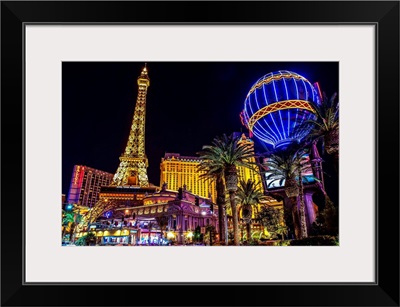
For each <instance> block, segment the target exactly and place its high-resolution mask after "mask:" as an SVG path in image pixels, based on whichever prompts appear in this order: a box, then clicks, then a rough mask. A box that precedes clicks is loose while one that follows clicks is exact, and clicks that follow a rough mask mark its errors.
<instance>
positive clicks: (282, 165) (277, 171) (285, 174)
mask: <svg viewBox="0 0 400 307" xmlns="http://www.w3.org/2000/svg"><path fill="white" fill-rule="evenodd" d="M301 152H302V149H297V150H294V149H289V150H287V151H285V152H281V153H279V154H277V153H273V154H271V155H270V156H269V157H268V159H267V162H266V163H265V164H264V168H265V170H266V173H267V176H266V179H267V180H271V181H270V182H269V184H268V187H271V185H272V184H274V183H275V182H276V181H278V182H279V185H280V186H282V184H283V181H285V184H284V190H285V194H286V196H287V197H288V198H289V199H290V200H292V199H293V198H295V197H297V196H299V200H300V214H299V215H300V236H301V237H302V238H304V237H307V227H306V218H305V204H304V195H303V186H302V178H301V172H302V171H303V165H302V154H301ZM299 185H300V187H299ZM292 202H293V201H292ZM293 208H295V206H293ZM293 213H294V212H293ZM293 219H294V220H295V221H296V220H297V217H296V216H295V215H293ZM296 224H297V223H295V225H296Z"/></svg>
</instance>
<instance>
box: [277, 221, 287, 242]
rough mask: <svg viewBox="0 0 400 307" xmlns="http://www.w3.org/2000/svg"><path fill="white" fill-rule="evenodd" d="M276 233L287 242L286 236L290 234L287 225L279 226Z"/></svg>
mask: <svg viewBox="0 0 400 307" xmlns="http://www.w3.org/2000/svg"><path fill="white" fill-rule="evenodd" d="M275 233H276V234H278V235H281V236H282V241H283V240H285V237H284V236H286V235H287V234H288V230H287V227H286V225H283V224H279V225H278V227H277V229H276V231H275Z"/></svg>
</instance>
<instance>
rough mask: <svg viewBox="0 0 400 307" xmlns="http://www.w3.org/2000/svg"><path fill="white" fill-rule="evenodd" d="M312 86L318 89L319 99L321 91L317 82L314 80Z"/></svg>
mask: <svg viewBox="0 0 400 307" xmlns="http://www.w3.org/2000/svg"><path fill="white" fill-rule="evenodd" d="M314 87H316V88H317V89H318V94H319V97H320V99H321V100H322V93H321V88H320V87H319V83H318V82H315V83H314Z"/></svg>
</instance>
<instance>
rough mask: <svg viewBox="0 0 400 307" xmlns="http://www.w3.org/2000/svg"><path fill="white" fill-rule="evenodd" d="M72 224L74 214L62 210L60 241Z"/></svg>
mask: <svg viewBox="0 0 400 307" xmlns="http://www.w3.org/2000/svg"><path fill="white" fill-rule="evenodd" d="M73 222H74V213H73V212H68V211H65V210H63V211H62V226H63V230H62V237H61V238H62V239H63V238H64V236H65V235H66V233H67V230H68V228H69V227H70V226H71V224H72V223H73ZM70 240H71V238H70Z"/></svg>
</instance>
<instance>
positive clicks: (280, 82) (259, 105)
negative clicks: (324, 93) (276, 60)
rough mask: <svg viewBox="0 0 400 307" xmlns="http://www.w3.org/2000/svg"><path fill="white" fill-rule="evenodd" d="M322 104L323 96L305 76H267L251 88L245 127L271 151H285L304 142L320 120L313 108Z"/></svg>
mask: <svg viewBox="0 0 400 307" xmlns="http://www.w3.org/2000/svg"><path fill="white" fill-rule="evenodd" d="M310 102H311V103H314V104H317V105H319V104H320V93H319V92H318V90H317V89H316V88H315V87H314V86H313V85H312V84H311V82H310V81H308V80H307V79H306V78H305V77H303V76H301V75H299V74H297V73H295V72H292V71H287V70H281V71H276V72H271V73H269V74H266V75H265V76H263V77H262V78H260V79H258V80H257V82H256V83H254V85H253V86H252V87H251V88H250V90H249V92H248V94H247V96H246V99H245V102H244V109H243V112H242V119H243V121H244V124H245V126H246V127H247V128H248V129H249V130H250V132H251V133H252V134H254V136H256V137H257V138H258V139H259V140H261V141H262V142H263V143H264V144H265V145H266V146H267V147H268V149H270V150H274V151H280V150H285V149H286V148H287V147H288V146H289V145H291V144H294V143H300V142H301V141H302V140H303V139H304V137H305V136H306V135H307V134H308V133H309V132H310V130H311V129H312V126H309V127H303V128H302V129H296V128H297V127H300V126H304V122H306V121H307V120H310V119H316V115H315V113H314V111H313V108H312V105H311V104H310Z"/></svg>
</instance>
